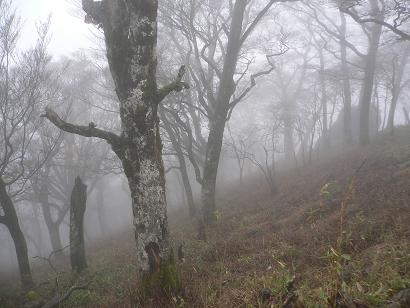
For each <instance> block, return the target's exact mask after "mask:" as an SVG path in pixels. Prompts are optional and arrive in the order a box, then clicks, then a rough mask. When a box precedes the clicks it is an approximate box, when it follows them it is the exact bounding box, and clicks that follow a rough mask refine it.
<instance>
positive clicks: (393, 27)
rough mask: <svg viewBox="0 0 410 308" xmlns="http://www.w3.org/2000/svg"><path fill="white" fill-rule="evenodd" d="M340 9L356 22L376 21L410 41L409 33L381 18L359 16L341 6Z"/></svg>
mask: <svg viewBox="0 0 410 308" xmlns="http://www.w3.org/2000/svg"><path fill="white" fill-rule="evenodd" d="M340 10H341V11H342V12H343V13H346V14H348V15H349V16H350V17H352V18H353V20H354V21H356V22H358V23H360V24H364V23H369V22H372V23H376V24H379V25H382V26H383V27H386V28H388V29H389V30H391V31H392V32H394V33H395V34H397V35H398V36H400V38H401V39H403V40H408V41H410V34H408V33H406V32H404V31H401V30H400V29H398V28H397V27H395V26H394V25H391V24H389V23H387V22H385V21H383V20H379V19H377V18H372V17H368V18H360V17H359V15H357V14H355V13H354V12H352V11H351V10H349V9H346V8H343V7H341V8H340Z"/></svg>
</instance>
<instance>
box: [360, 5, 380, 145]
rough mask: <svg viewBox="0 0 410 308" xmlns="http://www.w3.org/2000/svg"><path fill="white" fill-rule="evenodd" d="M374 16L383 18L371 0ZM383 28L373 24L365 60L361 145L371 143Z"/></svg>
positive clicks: (361, 104)
mask: <svg viewBox="0 0 410 308" xmlns="http://www.w3.org/2000/svg"><path fill="white" fill-rule="evenodd" d="M370 5H371V6H372V14H373V15H375V16H378V17H381V16H380V15H381V12H380V10H379V8H378V3H377V0H371V1H370ZM381 33H382V26H381V25H380V24H376V23H373V24H372V26H371V30H370V34H369V35H370V39H369V47H368V52H367V56H366V60H365V69H364V78H363V84H362V89H361V93H360V102H359V107H360V136H359V137H360V144H362V145H365V144H368V143H369V142H370V105H371V100H372V93H373V84H374V75H375V71H376V62H377V52H378V49H379V43H380V36H381Z"/></svg>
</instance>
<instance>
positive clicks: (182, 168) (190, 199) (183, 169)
mask: <svg viewBox="0 0 410 308" xmlns="http://www.w3.org/2000/svg"><path fill="white" fill-rule="evenodd" d="M159 112H160V115H161V119H162V122H163V123H164V128H165V130H166V131H167V134H168V136H169V139H170V140H171V143H172V147H173V149H174V151H175V152H176V156H177V159H178V163H179V172H180V174H181V178H182V183H183V186H184V190H185V195H186V200H187V203H188V209H189V215H190V217H194V216H195V214H196V209H195V202H194V196H193V193H192V187H191V182H190V181H189V176H188V170H187V165H186V162H185V156H184V153H183V151H182V148H181V144H180V143H179V142H178V140H177V138H176V136H175V133H174V131H173V129H172V127H171V124H170V123H169V120H168V119H167V117H166V115H165V112H164V111H163V110H162V109H160V111H159Z"/></svg>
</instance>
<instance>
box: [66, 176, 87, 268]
mask: <svg viewBox="0 0 410 308" xmlns="http://www.w3.org/2000/svg"><path fill="white" fill-rule="evenodd" d="M86 203H87V186H86V185H85V184H83V182H82V181H81V179H80V177H77V178H76V179H75V184H74V188H73V191H72V193H71V208H70V260H71V268H72V269H73V271H74V272H78V273H80V272H81V271H83V270H84V269H85V268H86V267H87V260H86V257H85V245H84V214H85V208H86Z"/></svg>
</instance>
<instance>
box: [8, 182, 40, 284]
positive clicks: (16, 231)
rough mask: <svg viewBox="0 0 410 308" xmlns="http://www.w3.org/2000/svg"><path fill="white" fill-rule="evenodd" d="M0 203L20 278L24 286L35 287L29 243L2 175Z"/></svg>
mask: <svg viewBox="0 0 410 308" xmlns="http://www.w3.org/2000/svg"><path fill="white" fill-rule="evenodd" d="M0 204H1V207H2V208H3V211H4V216H0V222H1V223H3V224H4V225H5V226H6V227H7V229H8V230H9V232H10V235H11V238H12V239H13V242H14V247H15V248H16V255H17V262H18V265H19V270H20V279H21V284H22V286H23V288H25V289H29V288H31V287H33V285H34V283H33V278H32V276H31V270H30V262H29V260H28V253H27V243H26V239H25V238H24V234H23V232H22V231H21V228H20V224H19V221H18V217H17V213H16V209H15V207H14V204H13V201H12V200H11V198H10V196H9V195H8V193H7V188H6V184H5V183H4V181H3V179H2V178H1V177H0Z"/></svg>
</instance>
